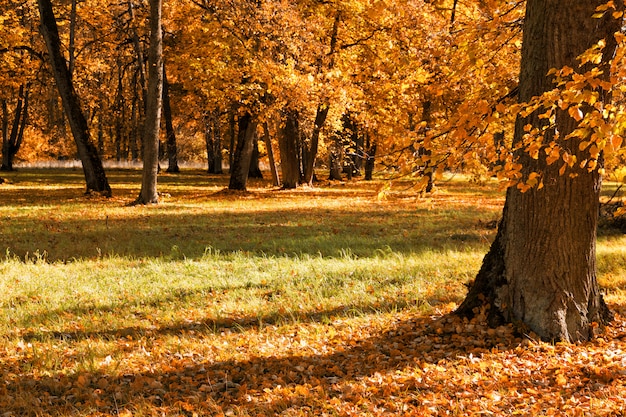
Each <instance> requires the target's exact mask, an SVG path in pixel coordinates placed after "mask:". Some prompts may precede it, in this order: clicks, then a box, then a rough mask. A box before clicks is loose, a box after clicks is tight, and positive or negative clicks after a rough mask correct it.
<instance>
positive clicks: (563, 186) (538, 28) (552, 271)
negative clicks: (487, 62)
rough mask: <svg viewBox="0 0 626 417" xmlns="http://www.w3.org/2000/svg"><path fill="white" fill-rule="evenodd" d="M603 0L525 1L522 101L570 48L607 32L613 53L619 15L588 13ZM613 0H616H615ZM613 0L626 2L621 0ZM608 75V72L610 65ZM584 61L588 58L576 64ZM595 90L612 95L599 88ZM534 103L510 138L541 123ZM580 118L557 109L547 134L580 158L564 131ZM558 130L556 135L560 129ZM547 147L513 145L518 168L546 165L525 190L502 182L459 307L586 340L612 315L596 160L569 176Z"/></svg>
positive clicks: (567, 61)
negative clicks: (502, 196)
mask: <svg viewBox="0 0 626 417" xmlns="http://www.w3.org/2000/svg"><path fill="white" fill-rule="evenodd" d="M603 3H604V1H603V0H594V1H588V2H580V1H577V0H566V1H557V0H530V1H528V3H527V9H526V20H525V25H524V35H523V47H522V62H521V72H520V101H522V102H526V101H528V100H529V99H530V98H531V97H533V96H537V95H540V94H541V93H543V92H544V91H547V90H549V89H552V88H553V87H554V84H553V83H552V80H551V78H550V77H549V76H546V74H547V73H548V70H549V69H551V68H561V67H563V66H566V65H567V66H570V67H572V68H578V63H577V62H576V57H577V56H578V55H580V54H581V53H583V52H584V51H585V50H586V49H588V48H589V47H591V46H592V45H594V44H595V43H596V42H597V41H598V40H600V39H606V43H607V45H606V47H605V49H604V54H605V55H604V59H605V60H606V61H607V62H608V60H609V59H610V58H611V57H612V56H613V53H614V50H615V42H614V39H613V33H615V32H616V31H618V30H619V22H618V21H617V20H614V19H613V18H611V17H606V18H603V19H596V18H592V15H593V14H594V11H595V9H596V7H597V6H599V5H601V4H603ZM616 4H617V2H616ZM619 7H622V8H623V3H621V2H620V4H619ZM604 69H605V70H606V71H605V74H604V76H605V77H607V78H608V75H609V74H608V66H606V65H605V68H604ZM582 70H583V71H585V70H586V68H582ZM600 95H601V97H600V99H601V100H604V101H605V102H606V101H608V100H609V99H610V98H609V97H608V94H607V93H606V92H603V91H600ZM542 112H543V110H539V111H537V112H535V113H533V114H531V115H530V116H528V117H526V118H521V117H519V118H518V120H517V122H516V126H515V135H514V142H515V143H519V141H520V140H521V139H522V136H523V134H524V126H525V125H527V124H531V125H533V126H537V127H539V126H542V125H543V123H545V119H541V118H539V114H540V113H542ZM576 125H577V123H576V122H575V121H574V119H572V118H571V117H569V115H568V114H567V112H566V111H559V112H558V113H557V114H556V122H555V126H554V128H551V129H548V130H547V131H546V134H545V137H544V143H549V142H550V141H551V140H556V141H557V142H558V144H559V145H560V146H562V147H563V148H564V149H566V150H567V151H568V152H569V153H570V154H572V155H576V156H577V157H578V160H583V159H585V158H586V157H587V156H586V155H585V152H584V151H581V150H580V148H579V143H580V141H581V140H580V139H577V138H571V139H568V140H563V138H564V137H566V136H567V135H568V134H569V133H570V132H572V131H573V130H574V129H575V128H576ZM557 132H558V134H559V136H558V137H557V136H556V134H557ZM544 154H545V153H543V154H541V155H540V157H539V158H538V159H537V160H535V159H533V158H531V157H529V156H528V155H527V154H525V153H523V152H519V155H518V156H519V158H520V162H521V163H522V164H523V166H524V168H523V171H522V174H523V175H525V176H527V175H528V174H529V173H530V172H541V173H543V184H544V187H543V188H541V189H537V188H533V189H531V190H530V191H527V192H525V193H522V192H521V191H520V190H519V189H518V188H516V187H511V188H509V189H508V191H507V196H506V202H505V207H504V211H503V217H502V220H501V222H500V224H499V228H498V233H497V236H496V239H495V241H494V242H493V244H492V246H491V248H490V250H489V253H488V254H487V255H486V256H485V258H484V261H483V266H482V268H481V270H480V271H479V273H478V275H477V277H476V280H475V281H474V283H473V285H472V286H471V288H470V291H469V293H468V296H467V298H466V299H465V301H464V302H463V303H462V304H461V306H460V307H459V309H458V310H457V313H458V314H461V315H465V316H471V315H472V314H474V313H475V312H476V310H477V309H480V308H481V307H483V306H489V312H488V317H489V318H490V321H491V322H492V324H495V323H497V322H514V323H520V324H522V325H523V326H524V327H527V328H529V329H530V330H532V331H534V332H535V333H536V334H537V335H538V336H539V337H541V338H542V339H544V340H550V341H571V342H575V341H581V340H588V339H589V338H590V337H591V336H592V333H593V326H594V324H593V323H599V324H604V323H606V322H608V321H609V320H610V318H611V314H610V312H609V311H608V308H607V307H606V305H605V303H604V301H603V299H602V295H601V293H600V289H599V287H598V283H597V280H596V263H595V256H596V254H595V243H596V234H595V233H596V224H597V216H598V198H599V192H600V182H601V178H600V175H599V174H598V172H597V170H593V171H592V172H589V171H588V170H587V169H574V170H575V171H574V172H573V173H575V174H576V176H575V177H574V178H572V177H571V176H570V175H568V174H566V175H560V174H559V172H558V171H559V168H560V164H558V163H555V164H552V165H548V164H547V161H546V158H545V155H544Z"/></svg>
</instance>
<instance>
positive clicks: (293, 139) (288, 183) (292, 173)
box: [278, 110, 300, 189]
mask: <svg viewBox="0 0 626 417" xmlns="http://www.w3.org/2000/svg"><path fill="white" fill-rule="evenodd" d="M299 135H300V128H299V125H298V113H297V112H296V111H293V110H290V111H288V112H287V115H286V117H285V124H284V126H282V127H281V128H280V131H279V135H278V147H279V149H280V169H281V173H282V178H283V184H282V187H283V188H285V189H292V188H296V187H297V186H298V184H299V183H300V161H299V158H298V141H299Z"/></svg>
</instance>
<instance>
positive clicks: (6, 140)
mask: <svg viewBox="0 0 626 417" xmlns="http://www.w3.org/2000/svg"><path fill="white" fill-rule="evenodd" d="M29 88H30V87H29V86H28V85H27V86H24V85H21V86H20V90H19V93H18V99H17V104H16V105H15V111H14V115H13V124H12V126H11V134H10V135H9V133H8V128H9V112H8V109H7V104H6V101H5V100H3V101H2V114H3V117H2V165H1V166H0V171H13V159H14V158H15V155H16V154H17V152H18V151H19V150H20V147H21V146H22V141H23V139H24V129H25V128H26V123H27V119H28V95H29V94H28V92H29Z"/></svg>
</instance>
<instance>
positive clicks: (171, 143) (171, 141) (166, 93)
mask: <svg viewBox="0 0 626 417" xmlns="http://www.w3.org/2000/svg"><path fill="white" fill-rule="evenodd" d="M163 118H164V119H165V120H164V121H165V137H166V139H167V142H166V143H167V145H166V148H167V169H166V172H173V173H176V172H180V168H179V167H178V150H177V149H176V132H175V131H174V123H173V122H172V105H171V103H170V84H169V82H168V81H167V72H166V69H165V64H163Z"/></svg>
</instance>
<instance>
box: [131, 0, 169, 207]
mask: <svg viewBox="0 0 626 417" xmlns="http://www.w3.org/2000/svg"><path fill="white" fill-rule="evenodd" d="M161 8H162V0H150V48H149V49H148V95H147V103H146V119H145V123H144V128H143V132H144V136H143V176H142V181H141V191H140V193H139V197H137V200H136V203H137V204H153V203H158V202H159V196H158V194H157V176H158V171H159V127H160V122H161V106H162V100H163V33H162V30H161Z"/></svg>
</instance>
